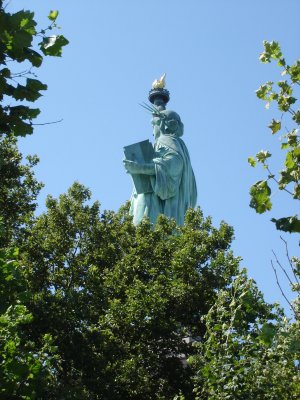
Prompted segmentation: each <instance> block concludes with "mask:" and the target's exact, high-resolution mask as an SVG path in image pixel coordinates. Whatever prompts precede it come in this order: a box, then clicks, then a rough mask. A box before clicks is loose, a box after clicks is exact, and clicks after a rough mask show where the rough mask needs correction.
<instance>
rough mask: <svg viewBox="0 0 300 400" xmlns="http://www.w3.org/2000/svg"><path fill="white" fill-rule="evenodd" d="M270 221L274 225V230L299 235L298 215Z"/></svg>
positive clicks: (299, 223)
mask: <svg viewBox="0 0 300 400" xmlns="http://www.w3.org/2000/svg"><path fill="white" fill-rule="evenodd" d="M271 221H272V222H274V223H275V225H276V229H278V230H280V231H283V232H289V233H295V232H297V233H300V220H299V219H298V215H294V216H292V217H286V218H279V219H275V218H272V219H271Z"/></svg>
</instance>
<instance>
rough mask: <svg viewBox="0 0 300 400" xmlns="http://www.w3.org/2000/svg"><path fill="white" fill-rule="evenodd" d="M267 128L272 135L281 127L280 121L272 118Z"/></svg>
mask: <svg viewBox="0 0 300 400" xmlns="http://www.w3.org/2000/svg"><path fill="white" fill-rule="evenodd" d="M268 128H270V129H271V130H272V134H273V135H274V134H275V133H276V132H278V131H279V130H280V129H281V122H280V121H278V120H275V119H274V118H273V119H272V121H271V123H270V125H268Z"/></svg>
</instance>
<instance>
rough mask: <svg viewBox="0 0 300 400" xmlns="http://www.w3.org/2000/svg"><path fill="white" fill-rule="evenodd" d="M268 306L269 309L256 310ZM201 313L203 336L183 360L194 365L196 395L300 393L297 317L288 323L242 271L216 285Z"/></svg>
mask: <svg viewBox="0 0 300 400" xmlns="http://www.w3.org/2000/svg"><path fill="white" fill-rule="evenodd" d="M268 307H270V308H269V313H268V312H263V313H262V312H260V313H259V312H258V311H259V310H263V309H265V310H266V308H268ZM251 310H252V312H253V314H252V316H253V319H252V321H251V323H250V324H249V323H247V318H246V314H249V313H250V314H251ZM203 319H204V320H205V322H206V328H207V330H206V334H205V341H204V342H202V343H197V344H196V347H197V349H198V354H197V355H195V356H192V357H190V358H189V360H188V361H189V363H190V364H191V365H192V366H193V368H194V369H195V370H196V374H195V377H194V382H195V392H196V399H210V400H217V399H218V400H219V399H232V400H239V399H240V400H248V399H249V400H250V399H261V400H265V399H270V400H291V399H298V398H299V395H300V374H299V357H300V352H299V349H300V347H299V345H300V340H299V321H298V322H296V323H292V324H291V323H289V321H288V319H287V318H286V317H284V316H283V313H282V311H281V310H280V309H278V308H277V310H276V308H275V309H274V310H272V308H271V306H267V305H266V304H265V302H264V300H263V297H262V294H261V293H260V292H259V291H258V289H257V287H256V286H255V283H254V282H253V281H252V280H249V279H247V277H246V275H245V271H241V272H240V274H239V275H238V276H237V277H236V278H235V280H234V281H233V283H232V285H231V287H229V288H226V289H222V290H220V291H219V293H218V297H217V300H216V302H215V304H214V305H213V307H212V308H211V309H210V310H209V312H208V313H207V315H206V316H204V318H203Z"/></svg>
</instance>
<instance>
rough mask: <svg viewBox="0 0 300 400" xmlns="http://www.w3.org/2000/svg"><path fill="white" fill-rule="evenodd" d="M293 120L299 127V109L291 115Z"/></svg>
mask: <svg viewBox="0 0 300 400" xmlns="http://www.w3.org/2000/svg"><path fill="white" fill-rule="evenodd" d="M293 120H294V121H295V122H296V123H297V124H298V125H300V109H299V110H297V111H296V112H295V114H294V115H293Z"/></svg>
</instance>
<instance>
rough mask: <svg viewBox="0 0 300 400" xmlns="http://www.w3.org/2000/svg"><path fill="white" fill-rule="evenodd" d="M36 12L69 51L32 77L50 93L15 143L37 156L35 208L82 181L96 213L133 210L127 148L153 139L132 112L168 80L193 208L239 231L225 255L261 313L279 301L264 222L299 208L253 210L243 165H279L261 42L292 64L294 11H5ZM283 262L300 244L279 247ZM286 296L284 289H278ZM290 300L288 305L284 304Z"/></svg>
mask: <svg viewBox="0 0 300 400" xmlns="http://www.w3.org/2000/svg"><path fill="white" fill-rule="evenodd" d="M21 8H25V9H31V10H33V11H35V14H36V19H37V21H39V23H40V25H41V26H42V27H43V26H46V25H47V15H48V13H49V11H50V10H54V9H58V10H59V12H60V15H59V18H58V24H59V25H60V26H61V27H62V29H61V32H62V33H63V34H64V35H65V36H66V37H67V38H68V39H69V41H70V44H69V46H67V47H66V48H65V49H64V53H63V57H62V58H61V59H55V58H53V59H51V58H48V59H47V58H46V59H45V60H44V64H43V66H42V67H41V68H40V69H39V71H38V76H39V78H40V79H41V80H42V81H43V82H44V83H47V84H48V87H49V89H48V91H47V92H45V95H44V97H43V98H41V99H40V100H39V101H38V104H37V105H38V106H39V107H40V108H41V110H42V113H41V115H40V117H39V121H37V122H40V123H43V122H49V121H55V120H58V119H61V118H63V122H61V123H60V124H56V125H47V126H37V127H36V129H35V132H34V134H33V135H32V136H31V137H27V138H26V139H24V140H22V141H21V149H22V151H23V152H24V154H32V153H37V154H38V155H39V156H40V158H41V162H40V164H39V166H38V167H37V168H36V174H37V176H38V178H39V179H40V180H41V181H43V182H44V183H45V188H44V189H43V191H42V193H41V195H40V198H39V201H40V208H39V211H43V210H44V206H43V204H44V200H45V197H46V195H47V194H51V195H53V196H58V195H59V194H61V193H63V192H65V191H66V190H67V189H68V187H69V186H70V185H71V184H72V183H73V182H74V181H75V180H78V181H80V182H81V183H83V184H85V185H86V186H88V187H89V188H90V189H91V190H92V193H93V199H94V200H99V201H100V202H101V204H102V209H113V210H117V209H118V208H119V207H120V206H121V205H122V204H123V203H124V202H125V201H126V200H127V199H129V198H130V194H131V190H132V183H131V180H130V177H129V176H128V175H127V174H126V173H125V171H124V168H123V165H122V159H123V150H122V149H123V146H125V145H128V144H131V143H134V142H137V141H141V140H144V139H152V132H151V125H150V116H149V115H148V114H147V113H146V112H145V110H144V109H142V108H141V107H140V106H139V103H141V102H143V101H147V95H148V91H149V90H150V89H151V83H152V81H153V80H154V79H155V78H158V77H160V76H161V75H162V73H164V72H166V74H167V88H168V89H169V91H170V94H171V100H170V103H169V108H171V109H173V110H175V111H176V112H178V113H179V114H180V116H181V118H182V121H183V122H184V125H185V134H184V136H183V139H184V141H185V142H186V144H187V146H188V148H189V151H190V156H191V160H192V164H193V169H194V172H195V176H196V180H197V185H198V205H199V206H200V207H201V208H202V209H203V211H204V214H205V215H211V216H212V217H213V221H214V224H215V225H218V224H219V223H220V221H221V220H225V221H226V222H227V223H229V224H230V225H232V226H233V227H234V228H235V240H234V242H233V250H234V252H235V254H236V255H240V256H241V257H242V258H243V261H242V264H241V265H242V266H245V267H247V268H248V271H249V275H250V276H251V277H253V278H254V279H255V280H256V282H257V284H258V286H259V288H260V289H261V290H262V291H263V292H264V293H265V297H266V299H267V300H268V301H276V300H277V301H280V302H281V303H282V304H285V303H284V300H283V299H282V296H281V294H280V290H279V288H278V287H277V285H276V281H275V277H274V275H273V271H272V269H271V264H270V260H271V258H272V250H274V251H275V252H276V254H277V255H278V257H279V258H280V259H281V260H282V262H283V263H285V261H286V258H285V251H284V246H283V243H282V242H281V240H280V238H279V232H278V231H276V230H275V228H274V226H273V224H272V223H271V222H269V220H270V218H271V217H273V216H274V217H281V216H285V215H291V214H292V213H295V212H296V211H297V210H296V204H295V201H291V200H290V199H289V197H288V195H285V194H284V193H281V192H277V191H276V190H275V192H274V196H273V201H274V208H273V210H272V211H271V212H270V213H268V214H265V215H262V216H261V215H257V214H256V213H255V212H254V210H252V209H250V208H249V206H248V204H249V194H248V192H249V188H250V186H251V184H253V183H254V182H255V181H257V180H260V179H262V178H263V176H264V171H262V170H261V169H259V168H256V169H253V168H251V167H250V166H249V165H248V163H247V158H248V156H250V155H254V154H256V153H257V152H258V151H259V150H261V149H268V150H270V151H271V153H273V154H274V156H273V169H274V170H275V171H277V170H279V169H280V167H281V163H282V154H281V151H280V150H279V147H280V145H279V143H278V141H277V140H278V139H277V138H276V137H272V135H271V133H270V130H269V129H268V128H267V125H268V124H269V122H270V120H271V119H272V118H273V117H276V116H278V112H277V111H276V109H275V108H274V107H271V108H270V110H266V109H265V107H264V104H263V102H261V101H259V100H258V99H257V98H256V96H255V90H256V89H257V88H258V87H259V85H260V84H262V83H264V82H265V81H268V80H274V81H277V80H280V79H281V77H280V71H279V69H278V68H277V67H276V66H275V65H274V66H273V65H263V64H261V63H260V62H259V61H258V56H259V53H260V52H261V51H262V41H263V40H276V41H279V42H280V44H281V47H282V50H283V52H284V54H285V56H286V59H287V61H288V62H289V63H292V62H293V61H295V59H297V58H299V43H300V40H299V39H300V25H299V15H300V2H299V1H298V0H287V1H286V2H282V1H279V0H252V1H239V0H227V1H223V0H205V1H204V0H186V1H179V0H172V1H171V0H164V1H158V0H152V1H141V0H139V1H138V0H131V1H130V0H128V1H122V0H109V1H101V0H100V1H97V0H86V1H85V2H77V3H76V2H74V1H70V0H65V1H58V0H51V1H48V0H43V1H34V0H12V2H11V3H10V5H9V9H10V10H18V9H21ZM284 237H285V238H286V239H287V240H288V242H289V246H290V252H291V254H296V253H297V252H298V246H297V241H298V240H299V238H296V237H293V236H291V235H284ZM281 282H282V285H283V287H284V290H286V291H288V285H287V284H285V280H284V278H283V277H281ZM289 296H290V294H289Z"/></svg>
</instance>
